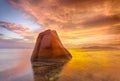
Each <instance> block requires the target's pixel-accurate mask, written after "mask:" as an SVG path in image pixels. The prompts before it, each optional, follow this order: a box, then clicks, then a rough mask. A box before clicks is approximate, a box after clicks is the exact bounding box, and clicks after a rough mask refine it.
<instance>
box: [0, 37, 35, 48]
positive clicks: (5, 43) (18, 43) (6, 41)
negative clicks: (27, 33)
mask: <svg viewBox="0 0 120 81" xmlns="http://www.w3.org/2000/svg"><path fill="white" fill-rule="evenodd" d="M33 46H34V44H33V43H29V42H26V41H24V40H23V39H13V38H8V37H5V36H4V37H0V48H33Z"/></svg>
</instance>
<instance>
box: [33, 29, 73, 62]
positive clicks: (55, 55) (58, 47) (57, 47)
mask: <svg viewBox="0 0 120 81" xmlns="http://www.w3.org/2000/svg"><path fill="white" fill-rule="evenodd" d="M71 57H72V56H71V54H70V53H69V52H68V51H67V49H65V48H64V46H63V45H62V43H61V41H60V39H59V37H58V35H57V32H56V31H55V30H46V31H44V32H42V33H40V34H39V36H38V38H37V41H36V45H35V48H34V50H33V53H32V58H31V59H32V61H38V60H41V59H70V58H71Z"/></svg>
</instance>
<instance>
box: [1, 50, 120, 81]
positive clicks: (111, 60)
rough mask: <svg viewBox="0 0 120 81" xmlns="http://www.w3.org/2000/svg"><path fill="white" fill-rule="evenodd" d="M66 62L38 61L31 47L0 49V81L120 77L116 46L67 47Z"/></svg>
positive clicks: (101, 80)
mask: <svg viewBox="0 0 120 81" xmlns="http://www.w3.org/2000/svg"><path fill="white" fill-rule="evenodd" d="M69 51H70V52H71V53H72V56H73V58H72V59H71V60H70V61H68V62H66V63H58V62H56V63H52V62H51V63H44V62H40V63H37V64H36V66H35V67H32V64H31V62H30V57H31V53H32V50H31V49H0V81H120V70H119V69H120V51H119V50H111V51H110V50H81V49H69Z"/></svg>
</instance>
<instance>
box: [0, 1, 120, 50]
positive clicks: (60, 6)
mask: <svg viewBox="0 0 120 81" xmlns="http://www.w3.org/2000/svg"><path fill="white" fill-rule="evenodd" d="M119 5H120V0H0V48H31V47H33V46H34V44H35V40H36V37H37V36H38V34H39V33H40V32H42V31H44V30H46V29H53V30H56V31H57V32H58V35H59V37H60V39H61V41H62V43H63V45H64V46H65V47H68V48H80V47H90V46H103V47H117V48H119V46H120V6H119ZM11 44H12V45H11Z"/></svg>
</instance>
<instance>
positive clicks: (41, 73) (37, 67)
mask: <svg viewBox="0 0 120 81" xmlns="http://www.w3.org/2000/svg"><path fill="white" fill-rule="evenodd" d="M67 62H68V61H49V62H48V61H47V62H45V61H41V62H33V63H32V66H33V71H34V81H57V80H58V78H59V74H60V72H61V70H62V68H63V66H64V65H65V64H66V63H67Z"/></svg>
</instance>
